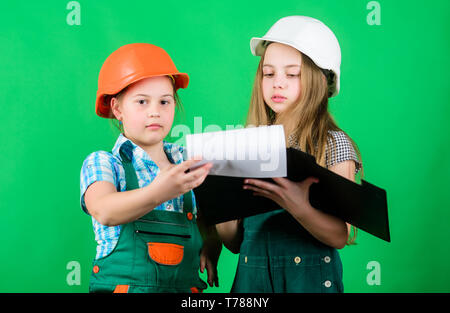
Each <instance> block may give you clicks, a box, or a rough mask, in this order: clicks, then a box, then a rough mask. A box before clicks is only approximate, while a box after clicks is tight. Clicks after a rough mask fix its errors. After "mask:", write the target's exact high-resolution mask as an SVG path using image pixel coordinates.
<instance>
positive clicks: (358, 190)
mask: <svg viewBox="0 0 450 313" xmlns="http://www.w3.org/2000/svg"><path fill="white" fill-rule="evenodd" d="M286 162H287V178H288V179H290V180H292V181H302V180H304V179H305V178H307V177H309V176H313V177H316V178H318V179H319V183H316V184H313V185H311V187H310V192H309V200H310V203H311V205H312V206H313V207H314V208H316V209H319V210H322V211H323V212H326V213H328V214H331V215H334V216H336V217H339V218H341V219H342V220H344V221H346V222H348V223H350V224H351V225H353V226H355V227H357V228H358V229H362V230H364V231H366V232H368V233H370V234H372V235H374V236H376V237H378V238H380V239H383V240H385V241H388V242H390V241H391V239H390V233H389V221H388V211H387V199H386V191H385V190H384V189H381V188H379V187H377V186H375V185H372V184H370V183H368V182H367V181H365V180H363V179H361V184H358V183H355V182H352V181H350V180H348V179H346V178H344V177H342V176H340V175H338V174H336V173H334V172H332V171H330V170H328V169H326V168H324V167H322V166H320V165H318V164H317V163H316V160H315V158H314V157H313V156H311V155H309V154H307V153H304V152H302V151H300V150H297V149H293V148H287V149H286ZM246 178H249V177H229V176H215V175H208V176H207V177H206V179H205V181H204V182H203V184H201V185H200V186H199V187H197V188H195V189H194V193H195V197H196V201H197V206H198V208H199V211H200V213H201V216H202V219H203V220H204V221H205V223H206V224H207V225H213V224H218V223H222V222H226V221H229V220H233V219H238V218H244V217H248V216H252V215H256V214H260V213H265V212H268V211H272V210H277V209H281V207H280V206H279V205H278V204H277V203H275V202H274V201H272V200H270V199H267V198H265V197H260V196H254V195H253V191H252V190H244V189H243V188H242V187H243V185H244V179H246ZM264 180H267V181H272V179H271V178H264Z"/></svg>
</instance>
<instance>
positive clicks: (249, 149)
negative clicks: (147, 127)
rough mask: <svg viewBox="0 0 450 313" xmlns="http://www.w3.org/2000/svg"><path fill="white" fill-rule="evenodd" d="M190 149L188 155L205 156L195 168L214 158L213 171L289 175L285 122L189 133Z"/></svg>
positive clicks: (212, 173)
mask: <svg viewBox="0 0 450 313" xmlns="http://www.w3.org/2000/svg"><path fill="white" fill-rule="evenodd" d="M186 152H187V158H188V159H190V158H193V157H194V156H201V157H202V161H201V162H199V163H197V164H196V165H195V167H193V168H196V167H198V166H200V165H202V164H205V163H208V162H212V163H213V167H212V168H211V170H210V173H209V174H210V175H222V176H234V177H249V178H250V177H254V178H266V177H285V176H286V175H287V166H286V143H285V137H284V129H283V126H282V125H273V126H260V127H249V128H243V129H233V130H226V131H218V132H210V133H200V134H190V135H186Z"/></svg>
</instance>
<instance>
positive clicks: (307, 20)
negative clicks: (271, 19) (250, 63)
mask: <svg viewBox="0 0 450 313" xmlns="http://www.w3.org/2000/svg"><path fill="white" fill-rule="evenodd" d="M269 42H278V43H282V44H286V45H288V46H291V47H293V48H295V49H297V50H299V51H300V52H302V53H303V54H306V55H307V56H308V57H309V58H311V60H312V61H313V62H314V63H315V64H316V65H317V66H318V67H320V68H321V69H324V70H329V71H331V72H333V73H334V75H333V76H334V79H333V81H332V82H331V83H330V82H329V90H330V93H331V95H330V97H333V96H335V95H337V94H338V93H339V78H340V66H341V48H340V46H339V42H338V40H337V38H336V36H335V35H334V34H333V32H332V31H331V30H330V29H329V28H328V27H327V26H326V25H325V24H324V23H322V22H321V21H319V20H316V19H314V18H312V17H308V16H287V17H283V18H282V19H280V20H278V21H277V22H276V23H275V24H274V25H273V26H272V27H271V28H270V29H269V31H268V32H267V33H266V34H265V35H264V37H262V38H257V37H253V38H252V39H251V40H250V49H251V51H252V54H253V55H256V56H258V55H259V56H260V55H263V54H264V51H265V48H266V47H267V43H269Z"/></svg>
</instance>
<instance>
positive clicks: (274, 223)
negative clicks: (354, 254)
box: [217, 16, 362, 292]
mask: <svg viewBox="0 0 450 313" xmlns="http://www.w3.org/2000/svg"><path fill="white" fill-rule="evenodd" d="M250 46H251V51H252V53H253V54H254V55H256V56H261V61H260V63H259V66H258V69H257V72H256V78H255V83H254V87H253V93H252V97H251V103H250V108H249V112H248V117H247V125H256V126H259V125H274V124H282V125H283V126H284V129H285V134H286V142H287V146H288V147H294V148H297V149H300V150H302V151H304V152H307V153H309V154H311V155H313V156H314V157H315V158H316V161H317V163H318V164H320V165H322V166H324V167H327V168H328V169H329V170H331V171H333V172H335V173H337V174H339V175H341V176H344V177H346V178H347V179H349V180H352V181H354V180H355V174H356V173H357V172H358V171H360V170H361V169H362V164H361V162H360V159H361V158H360V154H359V151H358V148H357V147H356V145H355V143H354V142H353V141H352V139H351V138H350V137H349V136H348V135H347V134H346V133H345V132H344V131H342V130H341V129H340V128H339V127H338V126H337V125H336V122H335V121H334V120H333V118H332V116H331V115H330V113H329V112H328V99H329V97H333V96H336V95H337V94H338V92H339V79H340V61H341V53H340V47H339V43H338V41H337V39H336V37H335V36H334V34H333V32H332V31H331V30H330V29H329V28H328V27H327V26H325V25H324V24H323V23H322V22H320V21H318V20H316V19H313V18H310V17H306V16H289V17H285V18H282V19H280V20H279V21H277V22H276V23H275V24H274V25H273V26H272V27H271V28H270V30H269V31H268V32H267V34H266V35H265V36H264V37H262V38H252V39H251V42H250ZM316 182H318V180H317V179H316V178H314V177H310V178H307V179H305V180H304V181H302V182H293V181H290V180H288V179H286V178H273V182H267V181H263V180H258V179H246V180H245V182H244V186H243V188H244V189H249V190H253V191H254V193H255V195H258V196H263V197H266V198H269V199H271V200H273V201H275V202H277V203H278V204H279V205H280V206H281V207H282V208H284V209H281V210H277V211H272V212H269V213H264V214H259V215H256V216H252V217H248V218H245V219H243V220H235V221H230V222H227V223H223V224H219V225H217V229H218V231H219V234H220V235H221V237H222V240H223V242H224V244H225V246H226V247H227V248H228V249H229V250H231V251H232V252H234V253H238V252H240V256H239V263H238V268H237V273H236V277H235V280H234V284H233V288H232V292H343V283H342V264H341V260H340V257H339V253H338V251H337V249H341V248H343V247H344V246H345V245H346V244H349V243H351V242H352V241H353V240H354V237H355V236H354V235H355V234H356V231H354V232H353V236H352V238H349V237H350V236H349V234H350V233H351V225H349V224H347V223H345V222H344V221H343V220H341V219H339V218H337V217H334V216H331V215H329V214H326V213H323V212H322V211H319V210H317V209H315V208H314V207H312V206H311V204H310V202H309V187H310V186H311V184H313V183H316Z"/></svg>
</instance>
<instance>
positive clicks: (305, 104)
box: [246, 52, 363, 244]
mask: <svg viewBox="0 0 450 313" xmlns="http://www.w3.org/2000/svg"><path fill="white" fill-rule="evenodd" d="M300 54H301V60H302V64H301V72H300V90H301V91H300V97H299V99H298V101H297V102H296V103H293V104H292V105H291V106H290V107H288V108H287V109H286V110H285V111H284V112H280V113H279V114H276V113H275V112H273V111H272V109H271V108H270V107H269V106H268V105H267V104H266V103H265V101H264V98H263V93H262V77H263V66H264V54H263V55H262V56H261V60H260V62H259V65H258V69H257V71H256V76H255V81H254V84H253V91H252V95H251V100H250V107H249V110H248V115H247V121H246V126H249V125H254V126H260V125H283V127H284V131H285V136H286V138H285V139H286V144H287V147H295V148H299V149H300V150H302V151H304V152H306V153H309V154H311V155H313V156H314V157H315V158H316V161H317V163H318V164H319V165H321V166H323V167H326V154H328V159H329V160H331V151H332V149H327V142H328V140H329V139H330V140H331V142H332V143H333V146H334V148H336V142H335V140H334V138H333V136H332V135H331V134H330V133H329V131H342V132H343V133H344V134H345V135H346V136H347V137H348V139H349V140H350V142H351V143H352V145H353V147H354V148H355V151H356V153H357V155H358V158H359V160H361V153H360V151H359V149H358V147H357V145H356V143H355V142H354V141H353V140H352V139H351V138H350V136H348V135H347V134H346V133H345V132H344V131H343V130H342V129H341V128H339V127H338V126H337V124H336V122H335V121H334V119H333V117H332V116H331V114H330V113H329V112H328V97H329V95H330V92H329V88H328V86H329V85H328V83H327V82H329V81H331V80H332V79H331V77H330V75H332V73H331V72H329V71H323V70H322V69H321V68H319V67H318V66H317V65H316V64H315V63H314V62H313V61H312V60H311V59H310V58H309V57H308V56H306V55H305V54H303V53H301V52H300ZM334 157H335V159H336V157H337V153H334ZM362 175H363V172H362V168H361V177H362ZM352 228H353V230H354V231H353V235H352V236H350V239H349V240H348V241H347V244H354V241H355V239H356V232H357V230H356V228H354V227H353V226H352Z"/></svg>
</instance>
